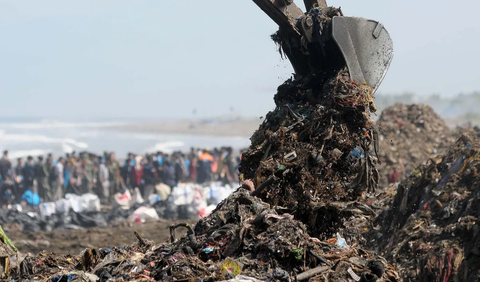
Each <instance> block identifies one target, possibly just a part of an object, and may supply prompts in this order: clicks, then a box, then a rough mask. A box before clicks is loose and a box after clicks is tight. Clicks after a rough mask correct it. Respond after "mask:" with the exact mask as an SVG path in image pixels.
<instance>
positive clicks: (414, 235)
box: [374, 135, 480, 281]
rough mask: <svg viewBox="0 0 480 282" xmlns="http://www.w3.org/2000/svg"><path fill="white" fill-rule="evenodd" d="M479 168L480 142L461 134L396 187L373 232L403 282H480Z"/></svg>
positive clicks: (471, 136) (475, 138)
mask: <svg viewBox="0 0 480 282" xmlns="http://www.w3.org/2000/svg"><path fill="white" fill-rule="evenodd" d="M479 170H480V140H479V139H478V137H476V136H474V135H464V136H462V137H461V138H460V139H459V140H458V141H457V142H456V143H455V144H454V145H452V147H451V148H450V150H449V152H448V153H447V154H446V155H445V156H444V157H443V158H432V159H430V160H429V161H428V162H427V163H426V164H425V165H421V166H419V167H417V168H416V169H415V170H413V171H412V173H411V175H410V177H409V178H408V179H406V180H405V181H403V182H401V183H400V184H399V185H398V190H397V193H396V196H395V198H394V200H393V202H392V203H390V204H391V207H390V208H389V209H388V210H386V211H384V212H383V213H382V214H381V215H380V216H379V217H378V219H377V222H376V226H379V228H378V230H376V231H374V233H376V236H375V237H376V239H377V241H378V244H375V245H376V246H377V247H378V250H379V251H381V252H382V253H383V254H384V255H385V256H386V257H387V259H390V260H391V261H393V262H395V267H396V268H397V270H398V271H399V273H400V274H401V276H402V277H403V278H404V279H405V280H406V281H478V279H479V278H480V273H479V269H480V226H479V224H478V219H479V217H480V176H479V174H478V172H479Z"/></svg>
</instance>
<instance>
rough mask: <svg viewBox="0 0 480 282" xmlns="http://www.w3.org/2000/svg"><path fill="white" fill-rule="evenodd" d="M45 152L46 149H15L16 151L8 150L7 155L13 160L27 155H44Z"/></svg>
mask: <svg viewBox="0 0 480 282" xmlns="http://www.w3.org/2000/svg"><path fill="white" fill-rule="evenodd" d="M47 154H48V152H47V151H46V150H40V149H33V150H17V151H11V152H8V157H9V158H10V159H11V160H14V159H17V158H25V157H27V156H32V157H37V156H45V155H47Z"/></svg>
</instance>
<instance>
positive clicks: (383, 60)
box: [332, 17, 393, 91]
mask: <svg viewBox="0 0 480 282" xmlns="http://www.w3.org/2000/svg"><path fill="white" fill-rule="evenodd" d="M332 33H333V34H332V36H333V39H334V40H335V42H337V44H338V47H339V48H340V51H341V52H342V54H343V57H344V58H345V62H346V63H347V66H348V71H349V73H350V77H351V78H352V79H353V80H354V81H355V82H357V83H367V84H368V85H369V86H370V87H372V88H373V91H375V90H377V88H378V87H379V86H380V84H381V83H382V81H383V78H384V77H385V75H386V74H387V71H388V68H389V67H390V63H391V62H392V58H393V42H392V39H391V38H390V35H389V34H388V32H387V30H386V29H385V28H384V27H383V25H382V24H381V23H379V22H377V21H373V20H368V19H364V18H357V17H334V18H333V31H332Z"/></svg>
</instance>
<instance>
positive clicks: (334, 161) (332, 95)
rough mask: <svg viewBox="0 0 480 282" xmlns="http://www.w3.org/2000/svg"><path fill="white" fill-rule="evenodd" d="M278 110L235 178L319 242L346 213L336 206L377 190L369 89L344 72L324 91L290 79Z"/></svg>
mask: <svg viewBox="0 0 480 282" xmlns="http://www.w3.org/2000/svg"><path fill="white" fill-rule="evenodd" d="M275 103H276V108H275V110H274V111H272V112H270V113H268V114H267V116H266V119H265V121H264V122H263V124H262V125H261V126H260V128H259V129H258V130H257V131H256V132H255V134H254V135H253V136H252V138H251V141H252V146H251V147H250V149H249V150H248V151H247V152H246V153H244V154H243V157H242V162H241V164H240V172H241V173H242V176H243V178H245V179H252V180H253V182H254V183H255V184H256V185H257V186H258V185H260V184H262V183H267V185H266V186H267V187H265V190H264V191H263V192H262V193H260V197H261V198H262V199H263V200H264V201H265V202H267V203H269V204H271V205H273V206H276V207H282V208H284V209H285V211H288V212H289V213H292V214H293V215H295V216H296V218H298V219H299V220H301V221H302V222H303V223H305V224H307V226H308V227H309V231H311V232H312V234H315V235H316V236H317V235H318V236H320V237H321V236H331V235H332V234H334V233H335V232H336V231H337V230H338V228H339V227H341V226H342V225H343V220H344V219H345V218H348V217H349V216H350V214H343V213H342V212H341V211H340V210H339V209H338V208H337V207H336V202H339V201H355V200H356V199H358V198H359V197H360V196H361V195H362V193H364V192H366V191H373V190H374V189H375V187H376V186H377V182H378V173H377V170H376V168H375V165H376V163H377V157H376V148H377V146H376V145H377V142H376V141H377V131H376V129H375V128H376V127H375V124H374V122H373V121H372V120H371V119H370V113H371V112H375V110H376V108H375V104H374V102H373V95H372V92H371V88H370V87H369V86H367V85H356V84H355V83H353V82H352V81H351V80H350V79H349V76H348V72H347V71H346V69H342V70H340V71H339V72H338V75H337V76H335V77H333V78H332V79H331V80H329V81H328V83H326V84H325V85H324V86H323V87H322V88H308V87H307V86H306V85H305V84H302V83H300V82H298V81H293V80H289V81H287V82H286V83H285V84H283V85H281V86H280V87H279V88H278V93H277V94H276V95H275Z"/></svg>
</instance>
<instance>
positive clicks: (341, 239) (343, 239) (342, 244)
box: [336, 233, 350, 249]
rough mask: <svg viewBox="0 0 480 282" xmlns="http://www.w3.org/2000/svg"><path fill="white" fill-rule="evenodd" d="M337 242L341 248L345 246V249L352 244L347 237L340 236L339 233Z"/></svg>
mask: <svg viewBox="0 0 480 282" xmlns="http://www.w3.org/2000/svg"><path fill="white" fill-rule="evenodd" d="M336 244H337V246H339V247H340V248H344V249H348V248H350V246H349V245H348V244H347V241H346V240H345V238H342V236H340V234H339V233H337V243H336Z"/></svg>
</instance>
